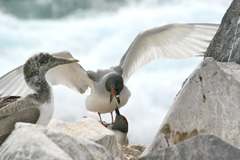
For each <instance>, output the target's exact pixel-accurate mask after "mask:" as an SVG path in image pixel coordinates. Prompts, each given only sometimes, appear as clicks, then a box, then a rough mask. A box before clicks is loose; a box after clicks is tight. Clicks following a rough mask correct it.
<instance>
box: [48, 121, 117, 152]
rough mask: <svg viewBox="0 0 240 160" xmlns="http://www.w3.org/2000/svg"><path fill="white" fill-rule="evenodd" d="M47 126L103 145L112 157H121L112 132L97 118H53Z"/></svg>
mask: <svg viewBox="0 0 240 160" xmlns="http://www.w3.org/2000/svg"><path fill="white" fill-rule="evenodd" d="M49 128H53V129H55V130H58V131H61V132H63V133H64V134H67V135H70V136H73V137H75V138H78V137H80V138H83V137H84V138H85V139H88V140H91V141H93V142H95V143H97V144H100V145H102V146H104V147H105V148H106V149H107V150H108V151H110V153H111V154H112V155H113V156H114V157H122V153H121V149H120V148H119V145H118V143H117V139H116V137H115V134H114V132H112V131H111V130H109V129H107V128H106V127H104V126H103V125H102V124H101V123H99V122H98V121H97V120H95V119H92V118H82V119H81V120H80V121H79V122H75V123H69V122H68V123H67V122H63V121H59V120H53V121H51V122H50V124H49Z"/></svg>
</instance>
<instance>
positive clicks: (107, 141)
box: [0, 118, 123, 160]
mask: <svg viewBox="0 0 240 160" xmlns="http://www.w3.org/2000/svg"><path fill="white" fill-rule="evenodd" d="M0 155H1V156H0V160H8V159H9V160H10V159H17V160H25V159H31V160H45V159H49V160H120V159H122V158H123V157H122V153H121V150H120V149H119V146H118V144H117V142H116V138H115V136H114V133H113V132H112V131H110V130H109V129H107V128H105V127H103V126H102V125H101V124H99V122H97V121H96V120H93V119H89V118H86V119H85V118H84V119H82V120H81V121H80V122H79V123H67V122H61V121H54V122H52V123H51V125H50V126H49V127H48V128H46V127H43V126H38V125H33V124H26V123H17V124H16V126H15V130H14V131H13V132H12V133H11V135H10V136H9V137H8V138H7V140H6V141H5V142H4V143H3V144H2V146H1V147H0Z"/></svg>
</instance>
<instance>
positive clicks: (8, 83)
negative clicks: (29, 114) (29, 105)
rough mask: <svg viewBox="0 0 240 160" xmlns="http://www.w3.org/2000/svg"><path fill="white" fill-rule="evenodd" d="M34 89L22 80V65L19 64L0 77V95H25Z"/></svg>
mask: <svg viewBox="0 0 240 160" xmlns="http://www.w3.org/2000/svg"><path fill="white" fill-rule="evenodd" d="M31 93H34V91H33V90H32V89H31V88H29V87H28V85H27V84H26V82H25V80H24V75H23V66H19V67H17V68H16V69H14V70H12V71H11V72H9V73H7V74H5V75H4V76H2V77H1V78H0V95H1V96H3V97H5V96H21V97H25V96H26V95H28V94H31Z"/></svg>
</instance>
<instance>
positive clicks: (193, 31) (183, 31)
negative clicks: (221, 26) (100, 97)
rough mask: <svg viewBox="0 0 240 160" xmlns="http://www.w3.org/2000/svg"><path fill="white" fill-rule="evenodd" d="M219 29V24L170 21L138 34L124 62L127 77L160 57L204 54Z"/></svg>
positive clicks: (122, 65)
mask: <svg viewBox="0 0 240 160" xmlns="http://www.w3.org/2000/svg"><path fill="white" fill-rule="evenodd" d="M217 29H218V25H216V24H170V25H165V26H162V27H158V28H153V29H150V30H146V31H144V32H142V33H140V34H138V36H137V37H136V38H135V39H134V41H133V42H132V44H131V45H130V47H129V48H128V50H127V52H126V53H125V55H124V56H123V57H122V59H121V61H120V66H121V67H122V70H123V78H124V79H125V80H127V79H129V77H130V76H131V75H132V73H133V72H134V71H135V70H136V69H138V68H140V67H141V66H143V65H144V64H146V63H149V62H150V61H152V60H155V59H157V58H186V57H190V56H194V55H203V53H204V52H205V51H206V49H207V47H208V45H209V43H210V41H211V40H212V38H213V36H214V35H215V33H216V31H217Z"/></svg>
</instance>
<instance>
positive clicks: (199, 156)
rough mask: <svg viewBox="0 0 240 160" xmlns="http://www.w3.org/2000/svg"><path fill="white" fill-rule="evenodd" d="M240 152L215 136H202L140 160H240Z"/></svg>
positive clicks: (157, 151) (156, 151)
mask: <svg viewBox="0 0 240 160" xmlns="http://www.w3.org/2000/svg"><path fill="white" fill-rule="evenodd" d="M239 157H240V150H239V149H237V148H235V147H233V146H231V145H230V144H228V143H226V142H224V141H222V140H221V139H219V138H217V137H216V136H213V135H200V136H196V137H194V138H192V139H190V140H187V141H184V142H183V143H179V144H177V145H175V146H171V147H169V148H165V149H161V150H155V152H154V153H152V154H149V155H144V156H142V157H141V158H140V160H157V159H159V160H239Z"/></svg>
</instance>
